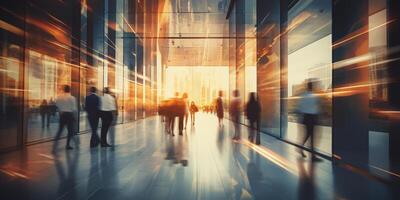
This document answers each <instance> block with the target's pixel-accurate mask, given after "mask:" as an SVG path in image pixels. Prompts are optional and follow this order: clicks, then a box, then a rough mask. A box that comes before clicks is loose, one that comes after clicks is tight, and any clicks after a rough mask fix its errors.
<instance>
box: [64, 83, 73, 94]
mask: <svg viewBox="0 0 400 200" xmlns="http://www.w3.org/2000/svg"><path fill="white" fill-rule="evenodd" d="M63 90H64V92H65V93H70V92H71V87H70V86H69V85H64V89H63Z"/></svg>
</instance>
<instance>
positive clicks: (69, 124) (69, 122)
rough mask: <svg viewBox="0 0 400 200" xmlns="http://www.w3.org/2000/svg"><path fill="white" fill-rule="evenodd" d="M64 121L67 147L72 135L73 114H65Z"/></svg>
mask: <svg viewBox="0 0 400 200" xmlns="http://www.w3.org/2000/svg"><path fill="white" fill-rule="evenodd" d="M66 123H67V130H68V135H67V147H69V146H70V141H71V138H72V137H73V135H74V116H73V114H72V113H68V114H67V115H66Z"/></svg>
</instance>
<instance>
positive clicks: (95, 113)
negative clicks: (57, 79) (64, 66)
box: [53, 85, 118, 151]
mask: <svg viewBox="0 0 400 200" xmlns="http://www.w3.org/2000/svg"><path fill="white" fill-rule="evenodd" d="M103 92H104V95H103V96H99V95H97V89H96V88H95V87H91V88H90V94H89V95H88V96H87V97H86V99H85V109H86V112H87V117H88V121H89V125H90V128H91V133H92V135H91V139H90V147H97V146H98V145H99V144H100V145H101V146H102V147H111V145H110V144H109V143H108V142H107V133H108V131H109V129H110V126H111V124H112V122H113V118H114V116H115V115H118V113H117V103H116V99H115V97H114V96H113V95H112V94H111V91H110V89H109V88H104V91H103ZM55 105H56V107H57V109H58V112H59V120H60V121H59V128H58V131H57V134H56V138H55V139H56V142H55V144H54V146H53V151H55V150H56V148H57V146H58V140H59V139H60V137H61V134H62V132H63V130H64V128H65V127H66V128H67V132H68V134H67V142H66V146H65V148H66V149H68V150H69V149H73V148H72V146H71V144H70V142H71V139H72V137H73V136H74V134H75V131H74V127H75V126H74V124H75V116H76V115H77V112H78V104H77V100H76V98H75V97H74V96H72V95H71V87H70V86H68V85H65V86H64V88H63V94H61V95H59V96H58V97H57V98H56V101H55ZM100 119H101V135H100V138H99V136H98V134H97V130H98V126H99V121H100Z"/></svg>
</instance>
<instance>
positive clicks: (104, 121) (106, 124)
mask: <svg viewBox="0 0 400 200" xmlns="http://www.w3.org/2000/svg"><path fill="white" fill-rule="evenodd" d="M116 110H117V108H116V105H115V99H114V97H113V96H112V95H111V92H110V89H109V88H107V87H106V88H104V95H103V96H102V97H101V103H100V112H101V115H100V118H101V136H100V143H101V146H102V147H111V145H110V144H108V143H107V133H108V130H109V129H110V126H111V123H112V121H113V118H114V117H113V112H115V111H116Z"/></svg>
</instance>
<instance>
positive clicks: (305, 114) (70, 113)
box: [40, 82, 319, 159]
mask: <svg viewBox="0 0 400 200" xmlns="http://www.w3.org/2000/svg"><path fill="white" fill-rule="evenodd" d="M306 86H307V87H306V91H305V92H304V93H303V94H302V95H301V98H300V101H299V103H298V109H297V112H298V113H299V114H300V116H301V118H302V123H303V124H304V126H305V130H306V131H305V132H306V134H305V137H304V140H303V141H302V143H301V144H302V145H304V144H305V143H306V142H307V140H310V143H311V144H310V146H311V152H314V127H315V125H316V123H317V116H318V113H319V106H318V105H319V102H318V97H317V96H316V95H315V93H313V87H314V86H313V83H312V82H308V83H307V85H306ZM103 93H104V94H103V95H102V96H99V95H98V94H97V89H96V88H95V87H91V88H90V94H89V95H88V96H87V97H86V99H85V109H86V111H87V117H88V121H89V124H90V128H91V133H92V134H91V139H90V147H97V146H99V145H101V146H102V147H110V146H111V145H110V144H109V143H108V142H107V133H108V131H109V129H110V126H111V125H112V122H113V120H114V118H115V116H117V115H118V112H117V110H118V109H117V101H116V98H115V96H114V95H113V94H112V93H111V91H110V89H109V88H104V91H103ZM48 106H49V104H48V103H47V102H42V105H41V108H40V109H41V114H42V112H43V113H46V112H47V110H46V111H42V110H45V109H48V108H46V107H48ZM55 107H56V108H57V110H58V112H59V128H58V131H57V134H56V138H55V139H56V144H55V145H54V147H53V150H54V149H55V147H57V140H58V139H59V138H60V137H61V134H62V132H63V130H64V128H65V127H66V128H67V131H68V135H67V141H66V149H73V148H72V146H71V144H70V142H71V139H72V137H73V135H74V122H75V116H77V115H76V113H77V112H78V106H77V101H76V98H75V97H74V96H72V95H71V88H70V86H68V85H66V86H64V88H63V94H61V95H59V96H58V97H57V98H56V100H55ZM244 108H245V110H244V111H245V115H246V117H247V119H248V122H249V137H248V139H249V141H250V142H253V143H256V144H260V134H259V131H260V114H261V106H260V103H259V101H258V98H257V96H256V93H254V92H252V93H250V95H249V100H248V102H247V103H246V104H245V107H244ZM198 111H199V109H198V107H197V105H196V104H195V103H194V102H193V101H192V102H191V103H190V104H189V102H188V94H187V93H183V94H182V96H181V97H180V96H179V93H176V94H175V97H174V98H171V99H168V100H165V101H162V102H161V104H160V106H159V114H160V115H161V116H163V117H164V121H165V127H166V132H167V133H168V134H171V135H172V136H174V135H175V134H174V128H175V118H176V117H178V131H179V135H183V130H185V129H186V127H187V123H188V119H189V115H190V119H191V123H192V125H193V126H194V125H195V119H196V117H195V115H196V112H198ZM215 113H216V115H217V117H218V125H219V127H223V118H224V102H223V92H222V91H220V92H219V94H218V98H217V99H216V101H215ZM43 115H44V116H45V114H43ZM229 115H230V119H231V120H232V121H233V122H234V136H233V140H240V139H241V127H240V123H241V116H242V101H241V98H240V93H239V90H234V91H233V93H232V99H231V101H230V103H229ZM100 120H101V122H102V123H101V125H102V126H101V134H100V137H99V136H98V134H97V131H98V127H99V122H100ZM43 121H44V120H43ZM47 121H49V120H48V119H47ZM44 125H45V124H44V122H43V124H42V126H44ZM299 153H301V155H302V156H305V154H304V153H303V151H302V150H299ZM312 158H313V159H316V157H315V156H314V155H313V157H312Z"/></svg>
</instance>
